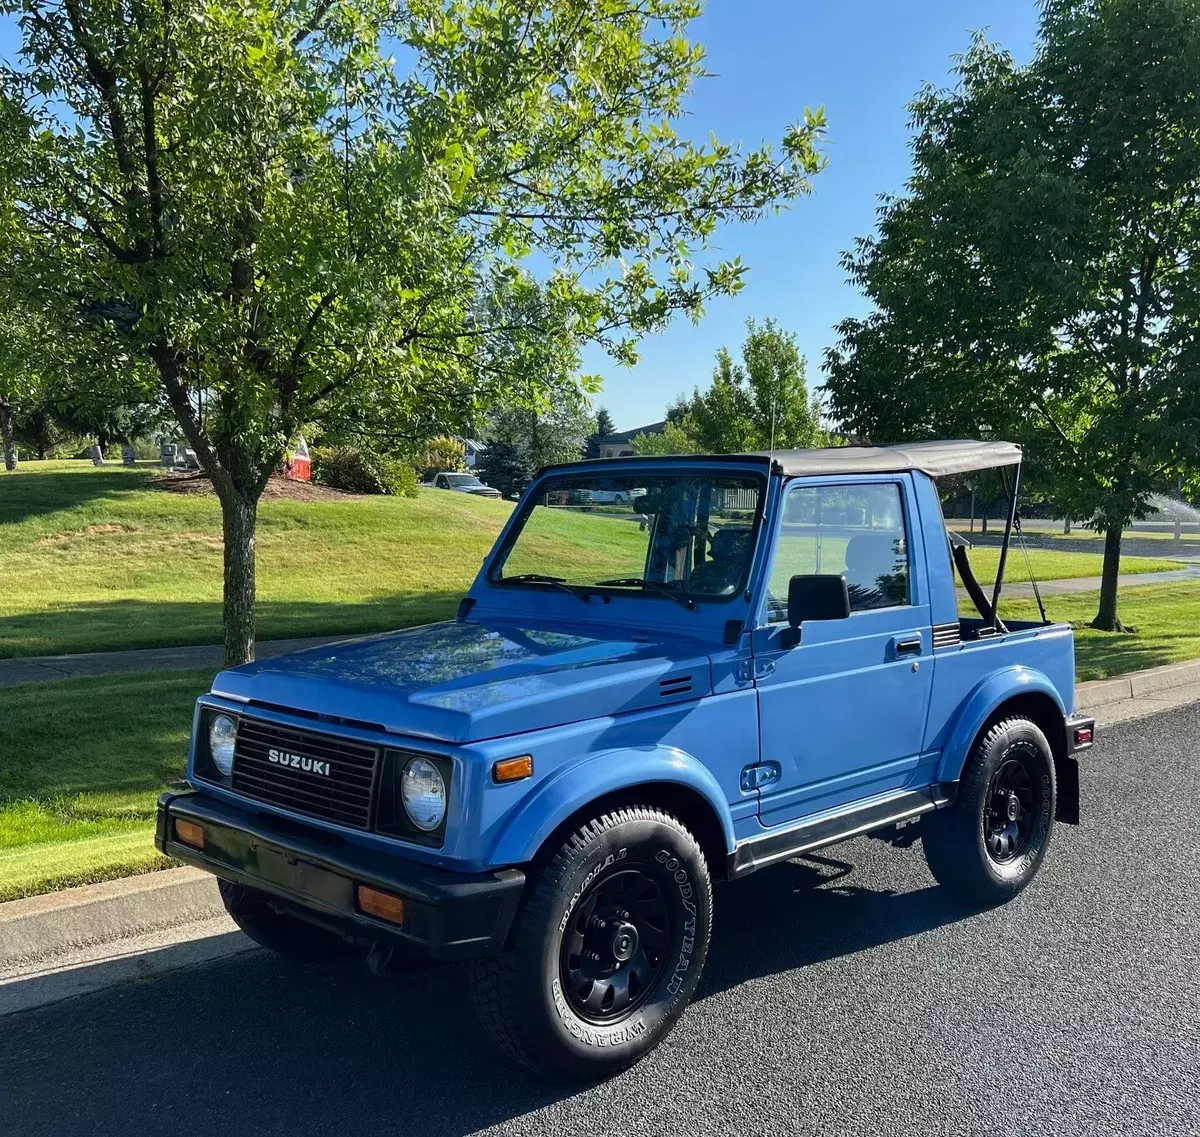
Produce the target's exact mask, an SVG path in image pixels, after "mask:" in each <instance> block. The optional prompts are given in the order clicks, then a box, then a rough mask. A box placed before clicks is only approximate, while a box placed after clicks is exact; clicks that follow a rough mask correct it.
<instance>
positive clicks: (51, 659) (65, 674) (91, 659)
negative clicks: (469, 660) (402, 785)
mask: <svg viewBox="0 0 1200 1137" xmlns="http://www.w3.org/2000/svg"><path fill="white" fill-rule="evenodd" d="M348 638H349V637H347V636H313V637H310V638H308V639H297V640H259V641H258V644H257V645H256V651H257V655H258V658H259V659H272V658H274V657H275V656H277V655H286V654H287V653H288V652H289V651H300V650H301V649H303V648H306V647H319V646H320V645H321V644H328V643H336V642H337V641H338V640H344V639H348ZM188 667H207V668H210V669H211V670H212V671H214V672H215V671H217V670H219V669H220V667H221V645H220V644H196V645H193V646H190V647H149V648H139V649H137V650H136V651H95V652H87V653H85V654H81V655H31V656H26V657H25V658H18V659H0V687H15V686H17V684H19V683H42V682H46V681H48V680H51V679H72V678H75V677H76V676H80V675H133V674H136V673H137V672H139V671H171V670H179V669H182V668H188Z"/></svg>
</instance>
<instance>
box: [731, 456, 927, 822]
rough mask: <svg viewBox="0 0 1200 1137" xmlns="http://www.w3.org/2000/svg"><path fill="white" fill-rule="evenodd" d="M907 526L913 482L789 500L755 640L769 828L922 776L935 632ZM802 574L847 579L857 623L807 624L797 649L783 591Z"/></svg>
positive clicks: (847, 485)
mask: <svg viewBox="0 0 1200 1137" xmlns="http://www.w3.org/2000/svg"><path fill="white" fill-rule="evenodd" d="M913 516H915V501H914V498H913V492H912V484H911V480H910V479H909V478H908V477H907V476H906V475H897V476H893V477H887V478H883V479H877V480H872V481H858V482H853V481H851V482H848V481H845V480H841V481H838V482H837V483H829V484H820V483H816V484H814V483H813V482H812V481H794V482H792V483H791V484H790V485H789V486H788V487H787V488H786V489H785V491H784V498H783V502H782V509H781V512H780V517H779V519H778V525H779V528H778V530H777V532H776V535H775V552H774V560H773V564H772V568H771V573H770V578H769V600H768V617H769V621H770V622H769V624H768V625H767V626H766V627H760V628H758V629H757V630H756V631H755V633H754V656H755V661H754V663H755V674H756V687H757V689H758V714H759V732H760V738H761V761H762V763H764V764H766V765H768V767H769V769H770V772H771V774H777V777H776V778H775V780H774V781H770V782H767V784H765V785H763V786H762V788H761V797H760V805H759V816H760V819H761V821H762V823H763V825H765V826H774V825H780V824H784V823H786V822H790V821H794V820H797V819H800V818H803V817H806V816H810V815H813V814H817V813H821V812H824V811H825V810H828V809H835V808H837V807H838V806H842V805H845V804H847V803H850V802H855V801H859V800H862V799H865V798H868V797H873V796H875V795H877V794H882V793H886V792H888V791H891V790H896V789H901V788H904V787H906V786H908V785H910V784H912V783H914V780H920V778H921V777H922V776H923V773H924V771H921V770H919V767H920V765H921V761H922V758H921V744H922V740H923V735H924V730H925V719H926V716H927V714H928V710H929V696H930V689H931V684H932V678H933V658H932V650H933V629H932V626H931V617H930V609H929V602H928V597H927V596H926V595H925V590H924V580H925V577H924V558H923V555H922V551H921V549H920V546H919V543H918V545H917V546H915V547H914V544H913V542H912V540H911V537H912V534H913V532H914V531H915V530H916V527H915V526H913V525H912V524H911V518H912V517H913ZM805 573H841V574H843V575H845V577H846V583H847V591H848V592H849V594H850V607H851V614H850V616H849V617H847V618H845V619H840V620H814V621H809V622H806V623H805V624H804V625H803V626H802V628H801V629H800V631H801V638H800V642H799V643H798V644H797V645H796V646H794V647H789V646H787V645H788V642H789V637H788V630H789V628H788V623H787V591H788V581H789V580H790V579H791V577H792V576H794V575H799V574H805ZM775 767H777V770H776V769H775Z"/></svg>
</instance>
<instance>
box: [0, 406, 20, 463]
mask: <svg viewBox="0 0 1200 1137" xmlns="http://www.w3.org/2000/svg"><path fill="white" fill-rule="evenodd" d="M0 436H3V438H4V468H5V469H6V470H7V471H8V472H9V473H10V474H11V473H12V472H13V470H15V469H16V468H17V448H16V446H14V445H13V425H12V407H10V406H9V404H8V400H7V399H0Z"/></svg>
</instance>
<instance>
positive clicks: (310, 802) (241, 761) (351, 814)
mask: <svg viewBox="0 0 1200 1137" xmlns="http://www.w3.org/2000/svg"><path fill="white" fill-rule="evenodd" d="M272 752H274V753H275V755H276V756H277V760H275V761H272V757H271V756H272ZM284 756H286V757H284ZM293 756H294V757H295V759H296V764H295V765H292V761H293ZM378 760H379V751H378V750H377V749H376V748H375V747H373V746H364V745H363V744H362V743H359V742H350V741H348V740H346V739H344V738H336V737H334V736H333V735H331V734H317V733H314V732H312V731H307V730H295V729H293V728H291V727H285V726H279V725H278V724H276V723H271V722H262V721H258V720H255V719H242V720H241V721H240V722H239V724H238V734H237V746H236V748H235V750H234V756H233V783H232V784H233V789H234V790H236V791H237V792H238V793H240V794H244V795H245V796H246V797H249V798H254V799H255V800H256V801H262V802H266V803H268V804H269V805H277V806H280V807H281V808H283V809H290V810H293V811H295V812H296V813H303V814H306V815H307V816H309V817H319V818H322V819H323V820H325V821H333V822H336V823H337V824H338V825H347V826H350V827H352V828H354V829H366V828H367V827H368V826H369V825H370V822H371V798H372V795H373V793H374V788H375V766H376V763H377V762H378ZM326 770H328V772H326Z"/></svg>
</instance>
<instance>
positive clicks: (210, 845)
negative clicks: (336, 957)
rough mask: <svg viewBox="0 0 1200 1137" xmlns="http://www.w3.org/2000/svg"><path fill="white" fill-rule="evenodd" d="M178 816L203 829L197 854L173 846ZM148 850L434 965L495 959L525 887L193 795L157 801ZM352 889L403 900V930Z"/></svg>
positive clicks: (514, 872)
mask: <svg viewBox="0 0 1200 1137" xmlns="http://www.w3.org/2000/svg"><path fill="white" fill-rule="evenodd" d="M176 819H180V820H184V821H190V822H193V823H195V824H197V825H200V826H201V827H203V829H204V848H203V849H196V848H193V847H192V846H191V845H185V844H183V843H182V842H180V841H179V840H178V839H177V837H176V832H175V825H174V823H175V821H176ZM154 843H155V845H156V846H157V847H158V849H159V851H160V852H163V853H165V854H166V855H167V856H169V857H174V858H175V859H176V860H179V861H183V862H184V863H185V864H189V865H195V866H196V867H197V868H201V869H205V870H206V871H208V872H211V873H213V874H215V875H216V876H219V877H221V878H222V879H223V880H229V881H233V882H234V883H235V884H244V885H247V886H249V887H251V888H257V889H259V890H261V891H263V892H267V893H270V894H271V896H272V897H274V898H275V900H276V901H277V902H278V903H279V906H280V907H281V908H284V909H286V910H287V911H289V912H292V913H293V914H294V915H296V916H300V917H302V918H304V919H308V920H311V921H312V922H314V923H317V924H321V925H324V926H326V927H330V926H332V927H335V928H336V929H337V930H338V931H340V932H342V933H343V934H345V935H348V936H350V937H351V938H353V939H355V940H359V941H361V942H364V943H369V942H374V941H383V942H385V943H390V944H392V945H395V946H398V947H400V948H401V950H402V951H403V952H404V953H406V954H408V955H411V956H413V957H415V958H418V959H428V960H435V961H452V960H460V959H475V958H479V957H481V956H488V955H495V954H497V953H498V952H499V951H500V949H501V947H502V946H503V944H504V940H505V938H506V937H507V935H508V931H509V928H510V927H511V926H512V921H513V916H514V915H515V914H516V910H517V904H518V902H519V901H520V898H521V891H522V889H523V888H524V885H525V874H524V873H523V872H521V870H520V869H498V870H496V871H493V872H487V873H459V872H451V871H449V870H447V869H439V868H436V867H433V866H431V865H426V864H423V863H421V862H418V861H410V860H406V859H404V858H403V857H392V856H387V855H385V854H382V853H378V852H375V851H373V850H369V849H363V848H360V847H357V846H355V845H352V844H350V843H349V842H348V841H345V840H343V839H341V838H340V837H338V836H337V835H336V834H330V833H327V832H325V831H324V830H319V829H314V828H310V827H308V826H305V825H303V824H300V823H295V822H288V821H284V820H283V819H280V818H274V817H268V816H267V815H265V814H262V813H258V812H255V811H252V810H249V809H242V808H239V807H237V806H232V805H228V804H226V803H225V802H222V801H217V800H216V799H214V798H211V797H208V796H206V795H204V794H199V793H183V794H170V793H166V794H163V795H162V797H160V798H159V799H158V827H157V830H156V832H155V836H154ZM358 884H366V885H370V886H372V887H373V888H378V889H382V890H383V891H385V892H391V893H394V894H395V895H397V896H400V897H402V898H403V900H404V902H405V903H404V907H405V913H404V920H403V923H402V924H400V925H396V924H392V923H388V922H387V921H384V920H379V919H376V918H375V917H373V916H368V915H366V914H365V913H363V912H361V911H359V909H358V907H357V904H356V901H355V896H356V887H355V886H356V885H358Z"/></svg>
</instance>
